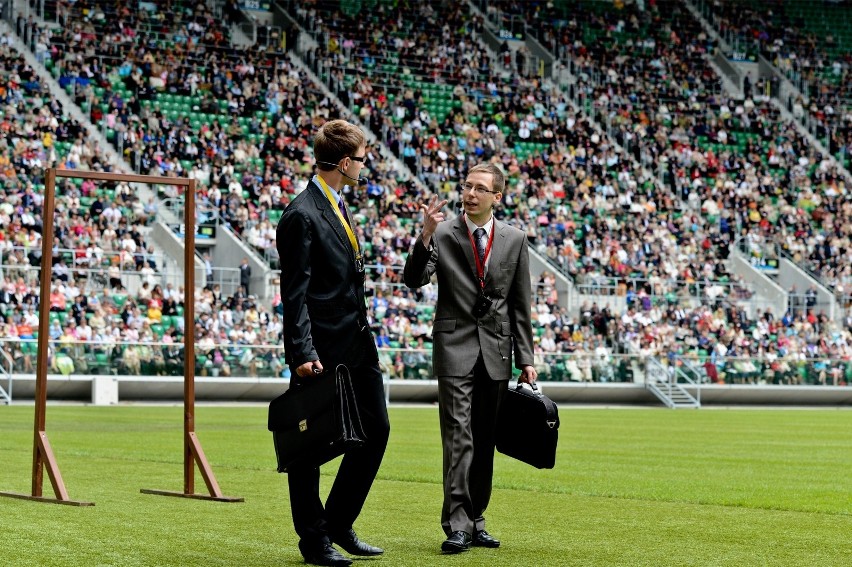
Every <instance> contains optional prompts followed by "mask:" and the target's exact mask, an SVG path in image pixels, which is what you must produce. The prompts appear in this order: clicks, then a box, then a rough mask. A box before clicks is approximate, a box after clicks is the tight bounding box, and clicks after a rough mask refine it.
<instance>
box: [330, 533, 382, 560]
mask: <svg viewBox="0 0 852 567" xmlns="http://www.w3.org/2000/svg"><path fill="white" fill-rule="evenodd" d="M330 537H331V541H332V542H334V543H336V544H337V545H339V546H340V547H341V548H342V549H343V551H345V552H346V553H349V554H350V555H368V556H372V555H381V554H382V553H384V552H385V550H384V549H382V548H381V547H376V546H375V545H370V544H369V543H366V542H363V541H361V540H360V539H358V536H357V535H355V530H349V531H348V532H343V533H342V534H332V535H331V536H330Z"/></svg>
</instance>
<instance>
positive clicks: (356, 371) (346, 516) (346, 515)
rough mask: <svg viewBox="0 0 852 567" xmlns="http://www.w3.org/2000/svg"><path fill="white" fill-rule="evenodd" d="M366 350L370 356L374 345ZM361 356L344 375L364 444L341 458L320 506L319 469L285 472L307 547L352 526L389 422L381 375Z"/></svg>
mask: <svg viewBox="0 0 852 567" xmlns="http://www.w3.org/2000/svg"><path fill="white" fill-rule="evenodd" d="M367 336H369V334H367ZM370 340H372V337H370ZM367 352H368V353H375V352H376V351H375V347H373V348H372V349H371V350H368V351H367ZM364 358H366V359H367V360H363V361H360V362H358V363H357V364H352V365H349V372H350V375H351V376H352V388H353V390H354V391H355V400H356V402H357V404H358V411H359V412H360V415H361V422H362V424H363V426H364V434H365V435H366V437H367V443H366V445H364V446H363V447H361V448H359V449H354V450H351V451H348V452H346V454H344V455H343V460H342V461H341V463H340V469H339V470H338V471H337V476H336V478H335V479H334V484H333V485H332V487H331V492H330V493H329V495H328V499H327V500H326V502H325V506H324V507H323V504H322V501H321V499H320V494H319V480H320V471H319V468H310V469H291V470H289V471H288V473H287V474H288V482H289V485H290V508H291V510H292V513H293V525H294V526H295V528H296V533H297V534H298V535H299V537H300V538H301V540H302V542H304V543H305V544H307V545H316V544H318V543H320V542H324V541H327V540H328V534H329V533H334V532H341V531H346V530H348V529H350V528H351V527H352V524H353V523H354V522H355V520H356V518H358V515H359V514H360V513H361V508H362V507H363V506H364V502H365V501H366V500H367V495H368V494H369V492H370V488H371V487H372V485H373V480H374V479H375V478H376V473H378V470H379V465H381V463H382V458H383V457H384V454H385V448H386V447H387V443H388V435H389V434H390V422H389V420H388V411H387V404H386V403H385V389H384V383H383V381H382V373H381V371H380V370H379V364H378V360H377V359H376V358H375V356H374V355H367V356H366V357H364ZM331 371H333V369H332V368H326V372H331Z"/></svg>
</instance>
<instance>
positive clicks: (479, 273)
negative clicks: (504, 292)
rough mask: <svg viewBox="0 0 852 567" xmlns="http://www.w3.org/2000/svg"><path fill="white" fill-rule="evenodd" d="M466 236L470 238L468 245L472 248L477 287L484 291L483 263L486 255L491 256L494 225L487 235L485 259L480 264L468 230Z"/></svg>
mask: <svg viewBox="0 0 852 567" xmlns="http://www.w3.org/2000/svg"><path fill="white" fill-rule="evenodd" d="M465 225H467V222H465ZM467 236H468V237H469V238H470V245H471V247H472V248H473V261H474V262H476V277H477V279H479V287H480V288H482V289H485V263H486V262H487V261H488V255H489V254H491V244H493V243H494V223H493V222H492V223H491V232H490V233H489V234H488V244H487V245H486V246H485V257H484V258H483V259H482V262H480V261H479V252H477V251H476V242H474V241H473V234H472V233H471V232H470V228H468V229H467Z"/></svg>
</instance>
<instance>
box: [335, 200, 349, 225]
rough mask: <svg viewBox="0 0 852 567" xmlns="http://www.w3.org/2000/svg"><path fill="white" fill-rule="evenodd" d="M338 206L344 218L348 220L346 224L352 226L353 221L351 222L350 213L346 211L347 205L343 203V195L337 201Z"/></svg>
mask: <svg viewBox="0 0 852 567" xmlns="http://www.w3.org/2000/svg"><path fill="white" fill-rule="evenodd" d="M337 208H338V209H340V214H341V215H343V219H344V220H345V221H346V224H348V225H349V226H352V223H351V222H349V213H348V212H346V205H344V204H343V197H341V198H340V200H339V201H337Z"/></svg>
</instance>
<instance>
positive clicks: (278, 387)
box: [12, 374, 852, 406]
mask: <svg viewBox="0 0 852 567" xmlns="http://www.w3.org/2000/svg"><path fill="white" fill-rule="evenodd" d="M289 383H290V381H289V380H287V379H278V378H234V377H231V378H221V377H219V378H212V377H204V376H199V377H196V379H195V396H196V400H198V401H199V402H269V401H270V400H272V399H273V398H275V397H276V396H278V395H280V394H282V393H283V392H284V391H286V390H287V388H288V387H289ZM539 386H540V389H541V391H542V392H544V393H545V394H547V395H548V396H549V397H550V398H552V399H553V400H554V401H556V402H557V403H562V404H566V403H567V404H608V405H637V406H643V405H644V406H662V403H661V402H660V401H659V400H658V399H657V398H656V397H654V395H653V394H652V393H651V392H650V391H649V390H647V389H646V388H645V385H644V384H633V383H621V382H619V383H597V382H539ZM12 387H13V390H12V394H13V399H14V401H15V402H16V403H20V402H29V401H31V400H33V399H34V395H35V375H34V374H16V375H13V376H12ZM386 387H387V390H388V395H389V400H390V401H391V402H399V403H437V401H438V383H437V381H436V380H389V381H388V382H387V383H386ZM687 390H689V391H690V393H692V394H693V395H694V396H697V395H699V394H700V399H701V403H702V404H703V405H709V406H713V405H722V406H726V405H782V406H852V388H850V387H846V386H774V385H773V386H760V385H750V384H724V385H722V384H714V385H706V386H702V387H701V388H700V392H699V391H698V388H695V387H688V388H687ZM47 399H48V402H58V401H71V402H83V403H93V404H96V405H111V404H117V403H124V402H179V401H181V400H182V399H183V377H182V376H166V377H163V376H101V375H97V376H94V375H88V376H87V375H72V376H62V375H56V374H52V375H48V377H47Z"/></svg>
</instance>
